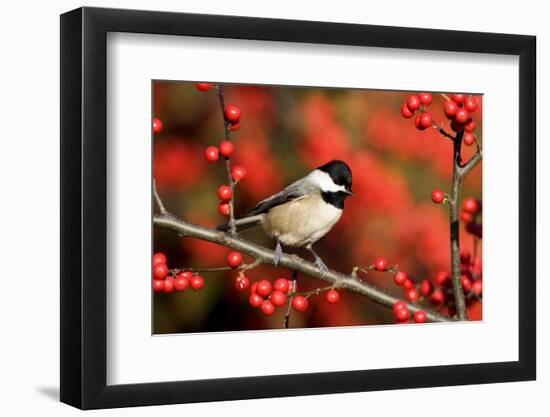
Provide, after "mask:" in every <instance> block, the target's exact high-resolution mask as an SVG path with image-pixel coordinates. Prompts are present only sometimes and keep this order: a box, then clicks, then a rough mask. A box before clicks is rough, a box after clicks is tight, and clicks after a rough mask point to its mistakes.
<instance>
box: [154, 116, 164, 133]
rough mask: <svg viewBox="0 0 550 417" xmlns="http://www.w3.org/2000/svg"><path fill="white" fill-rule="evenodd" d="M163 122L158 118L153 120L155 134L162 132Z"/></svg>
mask: <svg viewBox="0 0 550 417" xmlns="http://www.w3.org/2000/svg"><path fill="white" fill-rule="evenodd" d="M162 127H163V124H162V120H160V119H159V118H158V117H154V118H153V133H160V132H162Z"/></svg>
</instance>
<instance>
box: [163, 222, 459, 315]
mask: <svg viewBox="0 0 550 417" xmlns="http://www.w3.org/2000/svg"><path fill="white" fill-rule="evenodd" d="M153 222H154V224H155V226H157V227H163V228H166V229H170V230H173V231H175V232H177V233H178V234H180V235H181V236H189V237H194V238H198V239H202V240H206V241H209V242H212V243H217V244H219V245H223V246H225V247H228V248H232V249H234V250H238V251H240V252H243V253H245V254H247V255H250V256H252V257H254V258H255V259H256V260H258V261H259V262H261V263H264V264H269V265H273V261H274V259H275V254H274V252H273V251H272V250H271V249H268V248H266V247H264V246H260V245H257V244H255V243H252V242H250V241H248V240H245V239H243V238H242V237H240V236H233V235H230V234H228V233H223V232H220V231H218V230H214V229H209V228H206V227H203V226H199V225H196V224H192V223H189V222H186V221H184V220H181V219H177V218H175V217H173V216H169V215H156V216H155V217H154V218H153ZM279 265H280V266H282V267H284V268H287V269H289V270H292V271H296V273H303V274H306V275H309V276H311V277H315V278H318V279H321V280H324V281H326V282H329V283H331V284H336V285H337V286H338V287H339V288H345V289H348V290H350V291H353V292H355V293H357V294H360V295H362V296H364V297H365V298H368V299H370V300H372V301H374V302H375V303H378V304H381V305H384V306H386V307H390V308H391V307H393V305H394V304H395V303H396V302H397V301H401V300H400V299H399V298H397V297H394V296H392V295H390V294H388V293H386V292H385V291H383V290H381V289H379V288H378V287H376V286H374V285H372V284H370V283H367V282H364V281H359V280H357V278H355V277H354V276H352V275H349V274H344V273H342V272H338V271H334V270H329V271H328V272H327V273H325V274H323V273H322V272H321V271H320V270H319V268H318V267H317V266H316V265H315V264H314V263H312V262H308V261H306V260H304V259H302V258H300V257H299V256H297V255H289V254H283V256H282V258H281V260H280V262H279ZM406 304H407V307H408V308H409V309H410V310H411V311H412V312H413V313H414V312H416V311H418V310H424V311H425V312H426V315H427V316H428V319H429V320H431V321H438V322H442V321H445V322H449V321H452V319H450V318H449V317H447V316H445V315H443V314H441V313H438V312H437V311H434V310H431V309H427V308H424V307H423V306H421V305H419V304H416V303H411V302H406Z"/></svg>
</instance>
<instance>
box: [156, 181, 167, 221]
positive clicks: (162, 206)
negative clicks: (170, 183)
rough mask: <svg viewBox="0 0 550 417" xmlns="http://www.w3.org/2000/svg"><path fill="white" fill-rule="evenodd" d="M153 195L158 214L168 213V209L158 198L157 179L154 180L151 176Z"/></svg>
mask: <svg viewBox="0 0 550 417" xmlns="http://www.w3.org/2000/svg"><path fill="white" fill-rule="evenodd" d="M153 196H154V197H155V201H156V203H157V206H158V208H159V211H160V214H162V215H166V214H168V211H167V210H166V208H165V207H164V203H163V202H162V199H161V198H160V196H159V193H158V191H157V180H155V179H154V178H153Z"/></svg>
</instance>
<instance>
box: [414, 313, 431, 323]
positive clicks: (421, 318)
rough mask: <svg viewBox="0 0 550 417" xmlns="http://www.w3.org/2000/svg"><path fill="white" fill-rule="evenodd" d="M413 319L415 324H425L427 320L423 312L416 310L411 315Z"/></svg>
mask: <svg viewBox="0 0 550 417" xmlns="http://www.w3.org/2000/svg"><path fill="white" fill-rule="evenodd" d="M413 319H414V322H415V323H426V320H428V316H427V315H426V312H425V311H423V310H418V311H417V312H416V313H414V315H413Z"/></svg>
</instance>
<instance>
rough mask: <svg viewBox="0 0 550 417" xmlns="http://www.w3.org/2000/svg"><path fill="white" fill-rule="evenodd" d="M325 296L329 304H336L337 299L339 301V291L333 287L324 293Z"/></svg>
mask: <svg viewBox="0 0 550 417" xmlns="http://www.w3.org/2000/svg"><path fill="white" fill-rule="evenodd" d="M325 298H326V300H327V301H328V302H329V304H336V303H337V302H338V301H340V293H339V292H338V291H336V290H335V289H334V288H333V289H331V290H328V291H327V293H326V294H325Z"/></svg>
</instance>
